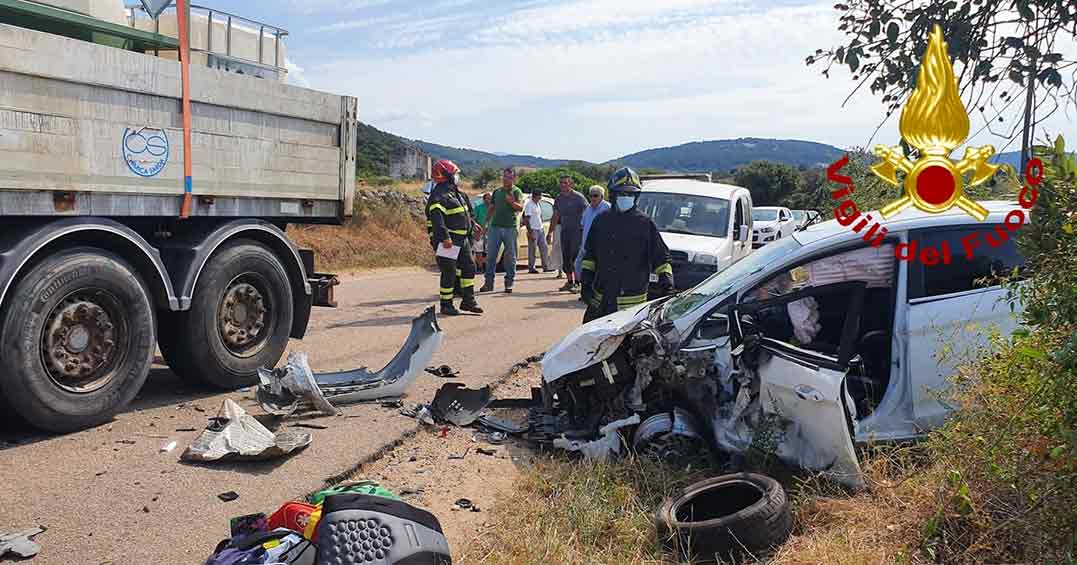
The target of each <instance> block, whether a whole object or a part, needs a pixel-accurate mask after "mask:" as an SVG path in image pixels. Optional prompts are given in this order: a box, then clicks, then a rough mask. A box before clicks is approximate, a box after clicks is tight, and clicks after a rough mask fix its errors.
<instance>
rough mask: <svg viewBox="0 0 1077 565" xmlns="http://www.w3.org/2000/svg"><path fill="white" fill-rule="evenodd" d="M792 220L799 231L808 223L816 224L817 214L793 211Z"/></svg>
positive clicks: (808, 211) (809, 211) (806, 211)
mask: <svg viewBox="0 0 1077 565" xmlns="http://www.w3.org/2000/svg"><path fill="white" fill-rule="evenodd" d="M793 219H794V220H796V222H797V229H800V228H802V227H804V226H806V225H808V224H809V223H815V222H818V221H819V212H816V211H815V210H793Z"/></svg>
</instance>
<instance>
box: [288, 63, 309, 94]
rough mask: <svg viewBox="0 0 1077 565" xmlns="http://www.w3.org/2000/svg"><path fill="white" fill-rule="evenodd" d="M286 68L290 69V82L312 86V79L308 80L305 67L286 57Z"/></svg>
mask: <svg viewBox="0 0 1077 565" xmlns="http://www.w3.org/2000/svg"><path fill="white" fill-rule="evenodd" d="M284 68H285V70H287V71H288V84H291V85H295V86H302V87H303V88H310V81H309V80H307V75H306V71H305V70H304V69H303V67H300V66H299V65H298V64H296V63H295V61H292V60H291V59H288V58H287V57H285V59H284Z"/></svg>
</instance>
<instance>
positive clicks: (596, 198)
mask: <svg viewBox="0 0 1077 565" xmlns="http://www.w3.org/2000/svg"><path fill="white" fill-rule="evenodd" d="M587 196H588V197H589V200H590V202H589V203H588V206H587V209H586V210H584V211H583V218H582V220H581V221H582V222H583V240H582V241H583V245H581V246H580V252H579V253H578V254H576V280H578V281H582V280H583V276H582V274H583V273H582V272H581V271H582V269H581V266H582V265H583V254H584V252H585V249H586V247H587V234H588V233H590V231H591V224H592V223H594V221H595V218H597V217H598V216H599V215H600V214H604V213H606V212H608V211H609V209H610V203H609V202H606V189H604V188H602V187H601V186H600V185H597V184H595V185H591V188H589V189H587ZM580 299H581V300H582V299H583V297H582V296H581V297H580Z"/></svg>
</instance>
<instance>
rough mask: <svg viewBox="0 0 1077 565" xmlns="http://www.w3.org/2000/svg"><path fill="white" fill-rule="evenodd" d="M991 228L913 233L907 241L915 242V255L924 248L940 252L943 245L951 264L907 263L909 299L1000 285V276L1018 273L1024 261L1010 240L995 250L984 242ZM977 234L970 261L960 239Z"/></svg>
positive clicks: (992, 229)
mask: <svg viewBox="0 0 1077 565" xmlns="http://www.w3.org/2000/svg"><path fill="white" fill-rule="evenodd" d="M994 229H995V226H993V225H984V226H976V227H969V228H961V229H951V230H933V231H919V232H912V233H911V234H910V241H917V242H918V243H917V245H918V248H919V249H918V250H917V252H918V253H919V250H920V249H923V248H924V246H930V247H933V248H935V249H938V250H940V251H941V250H942V249H943V244H944V242H945V243H946V244H947V245H948V246H949V248H950V257H951V261H950V264H949V265H946V264H938V265H929V266H925V265H924V264H923V263H921V262H920V261H915V262H912V263H910V265H909V266H910V269H909V291H908V295H909V298H910V299H915V298H927V297H931V296H941V295H944V294H953V293H955V292H965V291H969V290H973V289H978V288H987V287H991V286H997V285H998V284H999V283H1000V281H999V277H1004V276H1010V275H1012V274H1013V273H1014V270H1015V269H1016V270H1017V271H1018V272H1020V270H1021V268H1022V267H1023V266H1024V264H1025V260H1024V258H1023V257H1022V256H1021V252H1020V251H1019V250H1018V249H1017V245H1016V244H1015V243H1014V240H1013V238H1012V237H1010V238H1007V239H1006V241H1003V242H1001V244H999V245H998V246H996V247H992V246H991V245H989V244H988V242H987V241H986V236H987V234H988V232H992V233H993V232H994V231H995V230H994ZM976 232H979V233H978V234H977V235H976V236H975V237H976V239H977V240H978V245H977V246H976V247H975V248H974V249H973V258H972V259H971V260H969V259H968V258H967V257H966V254H965V247H964V244H963V243H962V239H964V238H966V237H972V235H973V234H974V233H976ZM995 241H998V240H997V239H996V240H995Z"/></svg>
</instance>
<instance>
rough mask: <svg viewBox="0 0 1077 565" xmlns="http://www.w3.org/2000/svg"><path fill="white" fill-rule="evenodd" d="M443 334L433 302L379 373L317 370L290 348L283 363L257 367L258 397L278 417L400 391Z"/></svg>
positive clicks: (395, 394)
mask: <svg viewBox="0 0 1077 565" xmlns="http://www.w3.org/2000/svg"><path fill="white" fill-rule="evenodd" d="M443 336H444V332H443V331H442V329H441V327H440V326H439V325H438V321H437V315H436V314H435V313H434V308H433V307H431V308H427V309H426V311H425V312H423V313H422V314H421V315H420V316H418V317H416V318H415V319H413V320H412V321H411V333H410V334H409V335H408V339H407V340H406V341H405V342H404V346H403V347H402V348H401V349H400V351H398V352H397V354H396V355H395V356H394V357H393V358H392V360H390V361H389V363H388V364H387V365H385V367H383V368H382V369H381V370H380V371H377V372H373V373H372V372H370V371H369V370H368V369H367V368H366V367H360V368H358V369H354V370H352V371H339V372H333V373H314V372H312V371H311V369H310V364H309V363H308V362H307V355H306V354H305V353H302V352H295V353H291V354H289V355H288V362H287V363H286V364H285V365H284V367H281V368H279V369H273V370H269V369H259V370H258V379H259V381H260V383H259V385H258V391H257V397H258V402H259V404H261V405H262V408H263V409H264V410H265V411H266V412H268V413H270V414H274V415H277V416H287V415H289V414H293V413H295V412H296V411H297V410H298V409H299V408H300V407H301V406H302V407H306V408H313V409H316V410H318V411H320V412H323V413H326V414H335V413H336V408H335V407H336V406H339V405H342V404H350V403H354V402H363V401H368V400H378V399H382V398H394V397H399V396H402V395H403V394H404V392H405V391H406V390H407V389H408V388H409V387H411V385H412V384H413V383H414V382H415V380H416V379H417V378H418V377H419V375H420V374H422V373H423V372H424V371H425V368H426V367H427V366H428V365H429V364H430V361H431V360H432V359H433V357H434V353H436V352H437V350H438V348H439V347H440V346H441V341H442V338H443Z"/></svg>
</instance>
